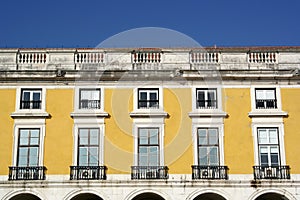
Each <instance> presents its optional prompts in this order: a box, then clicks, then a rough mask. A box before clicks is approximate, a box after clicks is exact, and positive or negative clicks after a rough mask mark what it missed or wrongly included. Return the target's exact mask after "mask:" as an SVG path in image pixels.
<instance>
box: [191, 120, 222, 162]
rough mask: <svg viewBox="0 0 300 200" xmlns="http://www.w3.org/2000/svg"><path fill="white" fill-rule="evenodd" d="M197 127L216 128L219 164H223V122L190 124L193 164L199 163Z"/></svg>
mask: <svg viewBox="0 0 300 200" xmlns="http://www.w3.org/2000/svg"><path fill="white" fill-rule="evenodd" d="M199 128H216V129H218V137H219V138H218V139H219V165H220V166H224V165H225V163H224V124H221V123H215V124H207V123H201V124H200V123H194V124H193V125H192V138H193V151H194V153H193V157H194V165H199V163H198V157H199V155H198V129H199Z"/></svg>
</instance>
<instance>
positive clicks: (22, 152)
mask: <svg viewBox="0 0 300 200" xmlns="http://www.w3.org/2000/svg"><path fill="white" fill-rule="evenodd" d="M28 152H29V151H28V148H27V147H20V148H19V156H25V157H27V156H28Z"/></svg>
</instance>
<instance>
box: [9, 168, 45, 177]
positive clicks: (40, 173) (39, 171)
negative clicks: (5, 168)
mask: <svg viewBox="0 0 300 200" xmlns="http://www.w3.org/2000/svg"><path fill="white" fill-rule="evenodd" d="M46 170H47V169H46V167H44V166H36V167H9V174H8V180H45V179H46V175H45V172H46Z"/></svg>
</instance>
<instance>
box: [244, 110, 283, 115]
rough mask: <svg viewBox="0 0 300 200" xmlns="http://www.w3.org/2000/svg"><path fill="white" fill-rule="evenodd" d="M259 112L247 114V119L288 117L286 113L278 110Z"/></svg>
mask: <svg viewBox="0 0 300 200" xmlns="http://www.w3.org/2000/svg"><path fill="white" fill-rule="evenodd" d="M260 111H261V112H259V111H258V109H256V110H255V111H251V112H249V113H248V116H249V117H286V116H288V113H287V112H284V111H280V110H273V109H272V110H271V109H260Z"/></svg>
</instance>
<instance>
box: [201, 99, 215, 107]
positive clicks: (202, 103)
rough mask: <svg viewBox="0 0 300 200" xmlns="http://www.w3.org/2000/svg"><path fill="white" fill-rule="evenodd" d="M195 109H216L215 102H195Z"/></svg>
mask: <svg viewBox="0 0 300 200" xmlns="http://www.w3.org/2000/svg"><path fill="white" fill-rule="evenodd" d="M196 108H199V109H216V108H217V100H212V99H211V100H197V102H196Z"/></svg>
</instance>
